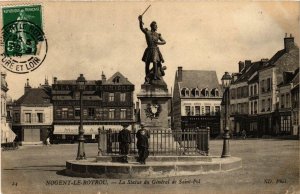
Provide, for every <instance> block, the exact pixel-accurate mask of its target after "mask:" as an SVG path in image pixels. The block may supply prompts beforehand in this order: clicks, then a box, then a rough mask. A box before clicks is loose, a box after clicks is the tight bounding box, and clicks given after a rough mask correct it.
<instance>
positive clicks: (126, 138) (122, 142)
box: [118, 125, 131, 163]
mask: <svg viewBox="0 0 300 194" xmlns="http://www.w3.org/2000/svg"><path fill="white" fill-rule="evenodd" d="M126 127H128V125H127V126H126V125H124V126H123V129H122V130H121V131H120V132H119V135H118V139H119V148H120V151H121V155H122V159H121V161H122V162H123V163H128V160H127V155H128V154H129V146H130V144H131V134H130V131H129V130H128V129H127V128H126Z"/></svg>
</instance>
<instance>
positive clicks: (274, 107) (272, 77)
mask: <svg viewBox="0 0 300 194" xmlns="http://www.w3.org/2000/svg"><path fill="white" fill-rule="evenodd" d="M298 66H299V48H298V46H296V45H295V43H294V37H292V35H291V36H290V37H287V36H286V37H285V38H284V48H283V49H282V50H279V51H278V52H277V53H276V54H275V55H274V56H272V57H271V59H270V60H269V59H262V60H261V61H257V62H251V61H249V60H246V61H245V62H240V63H239V72H238V73H234V74H232V80H231V84H230V87H229V96H230V101H229V102H227V104H228V103H229V104H230V111H229V112H230V113H229V114H230V118H229V120H230V122H229V126H230V129H231V131H232V132H233V133H240V132H241V131H242V130H246V131H247V134H250V135H253V136H263V135H280V134H295V132H292V128H293V126H292V109H293V110H295V113H294V114H295V115H296V114H297V108H293V107H296V106H292V102H291V100H292V99H293V98H292V90H293V88H294V87H297V84H299V79H297V78H295V79H294V82H295V83H293V84H292V83H290V80H291V77H297V76H296V73H294V71H295V70H296V69H297V68H298ZM293 91H296V90H293ZM294 96H297V92H295V94H294ZM294 99H296V97H294ZM295 103H296V104H297V102H295ZM294 118H295V117H293V119H294ZM293 122H294V123H295V125H297V119H294V121H293ZM295 128H297V127H296V126H295Z"/></svg>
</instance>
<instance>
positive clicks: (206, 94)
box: [205, 88, 209, 96]
mask: <svg viewBox="0 0 300 194" xmlns="http://www.w3.org/2000/svg"><path fill="white" fill-rule="evenodd" d="M205 96H209V92H208V89H207V88H206V89H205Z"/></svg>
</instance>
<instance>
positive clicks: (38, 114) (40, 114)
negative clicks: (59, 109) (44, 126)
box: [37, 113, 44, 123]
mask: <svg viewBox="0 0 300 194" xmlns="http://www.w3.org/2000/svg"><path fill="white" fill-rule="evenodd" d="M37 119H38V123H43V122H44V114H43V113H37Z"/></svg>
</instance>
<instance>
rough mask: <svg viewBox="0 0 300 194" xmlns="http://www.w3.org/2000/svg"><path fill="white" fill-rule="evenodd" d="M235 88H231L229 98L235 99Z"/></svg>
mask: <svg viewBox="0 0 300 194" xmlns="http://www.w3.org/2000/svg"><path fill="white" fill-rule="evenodd" d="M235 91H236V90H235V89H231V91H230V94H231V99H235Z"/></svg>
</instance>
